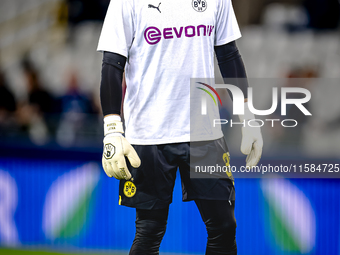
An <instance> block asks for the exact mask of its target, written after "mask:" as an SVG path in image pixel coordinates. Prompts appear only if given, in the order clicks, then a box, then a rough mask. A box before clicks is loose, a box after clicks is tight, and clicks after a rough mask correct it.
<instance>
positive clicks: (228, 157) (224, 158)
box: [223, 152, 230, 166]
mask: <svg viewBox="0 0 340 255" xmlns="http://www.w3.org/2000/svg"><path fill="white" fill-rule="evenodd" d="M223 161H224V163H225V166H230V163H229V162H230V154H229V152H226V153H224V154H223Z"/></svg>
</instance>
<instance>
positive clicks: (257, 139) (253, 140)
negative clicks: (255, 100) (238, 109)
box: [239, 103, 263, 168]
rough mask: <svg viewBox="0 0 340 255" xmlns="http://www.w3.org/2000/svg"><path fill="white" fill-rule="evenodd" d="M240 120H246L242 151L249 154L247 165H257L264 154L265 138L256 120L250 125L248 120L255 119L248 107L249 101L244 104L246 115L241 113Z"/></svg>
mask: <svg viewBox="0 0 340 255" xmlns="http://www.w3.org/2000/svg"><path fill="white" fill-rule="evenodd" d="M239 118H240V122H243V121H245V126H243V127H242V142H241V152H242V153H243V154H245V155H247V158H246V166H247V167H249V168H251V167H253V166H256V165H257V163H258V162H259V161H260V158H261V155H262V147H263V139H262V134H261V127H260V124H258V123H257V122H255V121H252V122H251V123H250V124H251V126H249V125H248V120H252V119H255V116H254V114H253V113H251V112H250V110H249V108H248V103H245V104H244V115H239Z"/></svg>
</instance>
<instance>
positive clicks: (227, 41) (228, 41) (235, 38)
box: [215, 33, 242, 46]
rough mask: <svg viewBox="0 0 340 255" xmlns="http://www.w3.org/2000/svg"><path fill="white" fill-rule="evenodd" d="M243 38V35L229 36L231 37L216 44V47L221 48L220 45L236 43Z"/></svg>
mask: <svg viewBox="0 0 340 255" xmlns="http://www.w3.org/2000/svg"><path fill="white" fill-rule="evenodd" d="M241 37H242V35H241V33H238V34H235V35H232V36H229V37H227V38H225V39H223V40H219V41H217V42H216V43H215V46H220V45H224V44H227V43H230V42H232V41H235V40H237V39H239V38H241Z"/></svg>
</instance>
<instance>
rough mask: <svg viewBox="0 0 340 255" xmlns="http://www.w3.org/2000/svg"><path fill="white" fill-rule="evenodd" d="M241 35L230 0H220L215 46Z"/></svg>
mask: <svg viewBox="0 0 340 255" xmlns="http://www.w3.org/2000/svg"><path fill="white" fill-rule="evenodd" d="M240 37H241V32H240V28H239V26H238V24H237V20H236V16H235V12H234V9H233V6H232V3H231V0H220V4H219V9H218V11H217V22H216V34H215V46H219V45H223V44H226V43H229V42H231V41H235V40H236V39H238V38H240Z"/></svg>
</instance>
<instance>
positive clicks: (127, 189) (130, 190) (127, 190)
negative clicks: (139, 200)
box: [123, 181, 137, 197]
mask: <svg viewBox="0 0 340 255" xmlns="http://www.w3.org/2000/svg"><path fill="white" fill-rule="evenodd" d="M136 190H137V188H136V186H135V184H133V182H130V181H127V182H125V184H124V190H123V192H124V195H125V196H127V197H133V196H134V195H135V194H136Z"/></svg>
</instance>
